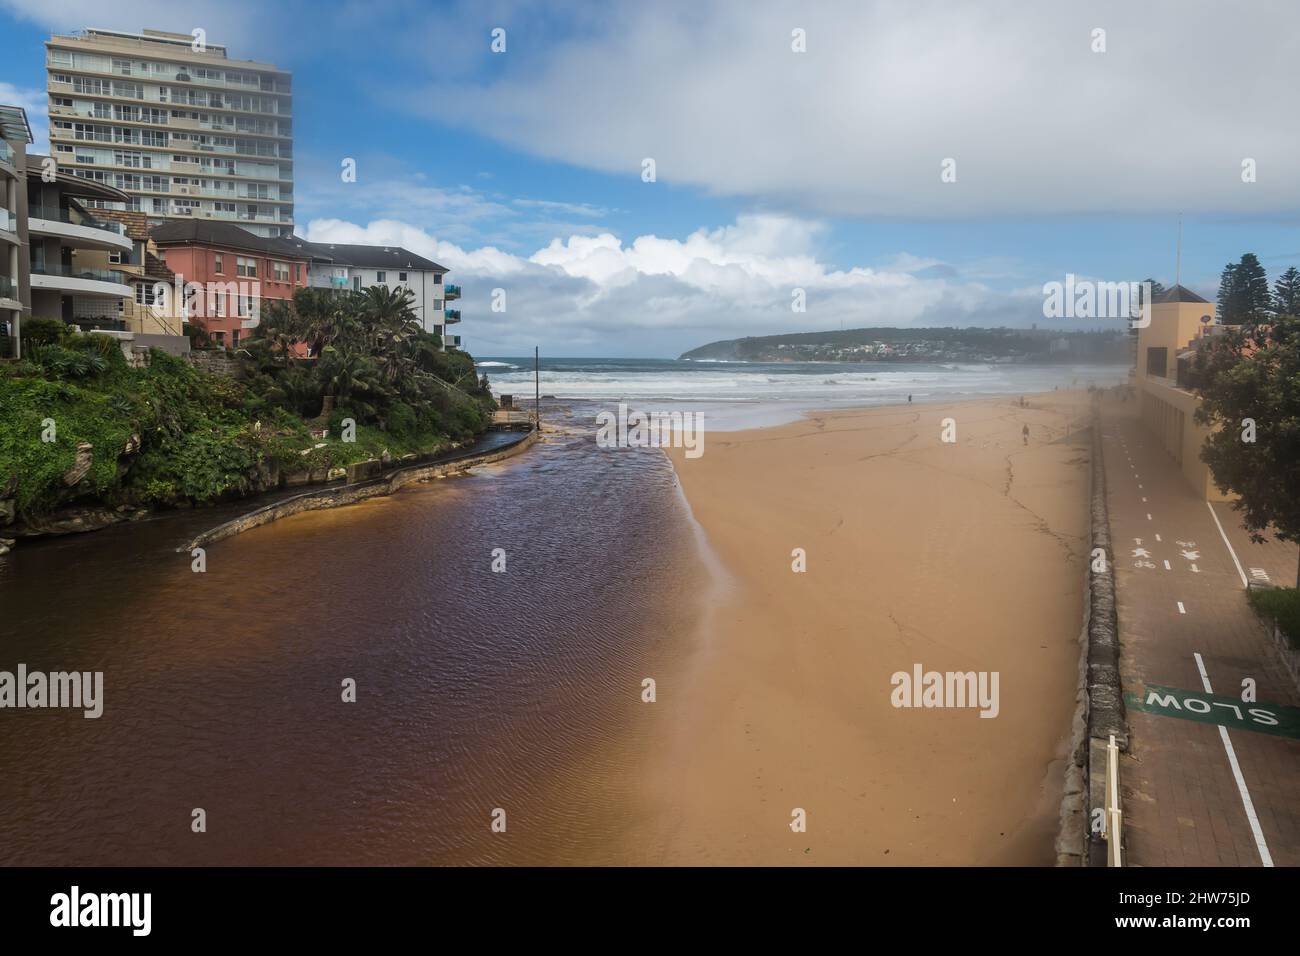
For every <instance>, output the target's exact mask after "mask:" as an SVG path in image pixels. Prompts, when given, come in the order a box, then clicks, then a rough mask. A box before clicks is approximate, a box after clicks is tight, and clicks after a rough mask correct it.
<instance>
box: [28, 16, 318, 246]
mask: <svg viewBox="0 0 1300 956" xmlns="http://www.w3.org/2000/svg"><path fill="white" fill-rule="evenodd" d="M196 43H197V41H196V39H195V37H193V36H191V35H190V34H178V33H166V32H163V31H160V30H145V31H143V32H142V33H138V34H136V33H123V32H119V31H115V30H97V29H92V30H84V31H82V32H81V33H78V34H75V35H70V36H62V35H57V34H56V35H54V36H52V37H51V38H50V39H49V40H47V41H46V43H45V46H46V70H47V73H48V92H49V112H50V150H51V153H52V155H53V156H54V158H55V159H56V160H57V161H58V164H59V168H60V169H62V170H64V171H70V172H72V173H73V174H74V175H77V176H81V177H83V178H86V179H91V180H95V181H96V182H100V183H103V184H105V185H107V186H112V187H114V188H116V189H120V190H122V191H123V192H125V193H127V194H128V195H129V196H130V201H129V202H128V203H127V208H128V209H131V210H135V211H139V212H143V213H144V214H145V215H146V216H148V218H149V221H150V223H151V224H159V223H162V222H166V221H175V220H186V221H189V220H193V219H214V220H221V221H226V222H231V223H234V224H237V225H239V226H241V227H243V228H244V229H247V230H248V231H249V232H252V233H254V234H255V235H259V236H264V237H273V236H288V235H292V233H293V121H292V111H291V106H292V95H291V90H292V84H291V74H289V73H287V72H285V71H284V70H280V69H277V68H276V67H274V66H272V65H271V64H267V63H255V62H252V61H248V60H231V59H229V58H228V57H227V55H226V48H225V47H224V46H220V45H217V44H212V43H206V44H205V45H204V47H203V52H195V50H194V46H195V45H196Z"/></svg>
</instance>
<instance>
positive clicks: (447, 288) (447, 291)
mask: <svg viewBox="0 0 1300 956" xmlns="http://www.w3.org/2000/svg"><path fill="white" fill-rule="evenodd" d="M442 294H443V296H444V297H445V298H447V299H459V298H460V286H458V285H451V284H450V283H448V284H447V285H444V286H443V287H442Z"/></svg>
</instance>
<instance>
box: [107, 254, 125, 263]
mask: <svg viewBox="0 0 1300 956" xmlns="http://www.w3.org/2000/svg"><path fill="white" fill-rule="evenodd" d="M108 261H109V262H110V263H111V264H112V265H115V266H120V265H121V264H122V253H121V252H110V253H109V254H108Z"/></svg>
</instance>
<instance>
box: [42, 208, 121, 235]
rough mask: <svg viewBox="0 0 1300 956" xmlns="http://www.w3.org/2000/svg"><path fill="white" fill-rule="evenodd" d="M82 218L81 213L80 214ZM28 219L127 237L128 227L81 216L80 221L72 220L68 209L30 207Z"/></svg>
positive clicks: (118, 223)
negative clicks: (60, 223) (83, 227)
mask: <svg viewBox="0 0 1300 956" xmlns="http://www.w3.org/2000/svg"><path fill="white" fill-rule="evenodd" d="M78 215H79V216H81V214H80V213H78ZM27 218H28V219H29V220H30V219H45V220H49V221H50V222H66V223H67V224H68V225H70V226H85V227H86V228H88V229H102V230H104V231H105V232H112V233H115V234H117V235H119V236H125V235H126V226H124V225H123V224H122V223H120V222H111V221H109V220H105V219H94V218H92V217H90V216H81V218H80V219H73V218H72V211H71V210H68V209H59V208H57V207H54V206H29V207H28V208H27Z"/></svg>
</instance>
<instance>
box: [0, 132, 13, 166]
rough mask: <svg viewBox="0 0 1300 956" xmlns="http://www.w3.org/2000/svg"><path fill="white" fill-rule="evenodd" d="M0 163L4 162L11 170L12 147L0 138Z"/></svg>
mask: <svg viewBox="0 0 1300 956" xmlns="http://www.w3.org/2000/svg"><path fill="white" fill-rule="evenodd" d="M0 163H4V164H5V165H6V166H8V167H9V168H10V171H13V165H14V148H13V147H12V146H10V145H9V144H8V143H6V142H5V141H4V140H2V139H0Z"/></svg>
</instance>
